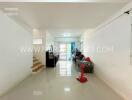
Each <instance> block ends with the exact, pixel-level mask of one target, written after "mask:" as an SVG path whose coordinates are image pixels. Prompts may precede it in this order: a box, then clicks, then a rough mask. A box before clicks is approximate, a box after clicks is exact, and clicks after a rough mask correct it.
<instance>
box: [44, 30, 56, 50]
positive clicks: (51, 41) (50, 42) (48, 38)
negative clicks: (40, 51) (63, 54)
mask: <svg viewBox="0 0 132 100" xmlns="http://www.w3.org/2000/svg"><path fill="white" fill-rule="evenodd" d="M54 41H55V40H54V37H53V36H52V35H51V34H50V33H49V32H48V31H47V32H46V51H47V50H50V46H51V45H53V46H54Z"/></svg>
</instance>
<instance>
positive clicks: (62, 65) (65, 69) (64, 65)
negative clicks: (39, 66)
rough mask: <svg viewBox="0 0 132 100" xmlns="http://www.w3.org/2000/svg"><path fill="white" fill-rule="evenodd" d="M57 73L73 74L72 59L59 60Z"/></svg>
mask: <svg viewBox="0 0 132 100" xmlns="http://www.w3.org/2000/svg"><path fill="white" fill-rule="evenodd" d="M57 75H59V76H71V75H72V63H71V61H59V62H58V66H57Z"/></svg>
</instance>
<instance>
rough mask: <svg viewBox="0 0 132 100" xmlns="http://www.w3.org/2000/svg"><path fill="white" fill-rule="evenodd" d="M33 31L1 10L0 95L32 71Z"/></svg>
mask: <svg viewBox="0 0 132 100" xmlns="http://www.w3.org/2000/svg"><path fill="white" fill-rule="evenodd" d="M21 47H28V48H32V33H30V32H28V31H27V30H25V29H24V28H23V27H21V26H20V25H19V24H17V23H16V22H15V21H14V20H12V19H10V18H9V17H7V16H5V15H4V14H3V13H2V12H0V95H2V94H4V93H5V92H7V91H8V90H9V89H11V88H12V87H14V86H15V85H16V84H18V83H19V82H20V81H22V80H23V79H24V78H25V77H27V76H28V75H29V74H30V73H31V69H30V67H31V66H32V52H22V50H21Z"/></svg>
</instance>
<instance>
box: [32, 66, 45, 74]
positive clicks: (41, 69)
mask: <svg viewBox="0 0 132 100" xmlns="http://www.w3.org/2000/svg"><path fill="white" fill-rule="evenodd" d="M43 70H44V67H41V68H40V69H38V70H37V71H34V72H32V74H37V73H40V72H42V71H43Z"/></svg>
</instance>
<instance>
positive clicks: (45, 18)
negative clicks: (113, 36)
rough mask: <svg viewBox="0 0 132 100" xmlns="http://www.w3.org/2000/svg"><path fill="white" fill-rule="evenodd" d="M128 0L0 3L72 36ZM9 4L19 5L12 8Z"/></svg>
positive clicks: (32, 24) (31, 23) (36, 24)
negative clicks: (114, 0) (112, 0)
mask: <svg viewBox="0 0 132 100" xmlns="http://www.w3.org/2000/svg"><path fill="white" fill-rule="evenodd" d="M106 1H108V0H106ZM118 1H119V0H118ZM121 1H123V0H121ZM124 1H126V0H124ZM128 1H129V0H128ZM125 4H126V2H125V3H119V2H118V3H0V8H1V9H2V10H3V11H4V12H5V13H10V12H11V13H14V12H15V14H16V12H17V14H18V15H15V14H14V15H13V17H15V18H18V17H19V18H21V19H22V20H24V21H25V23H26V24H28V25H29V26H30V27H32V28H36V29H40V30H48V31H49V32H50V33H52V34H53V35H54V36H55V37H63V36H64V33H70V37H77V36H79V35H80V34H81V33H82V32H83V31H84V30H85V29H93V28H95V27H97V26H98V25H99V24H101V23H102V22H103V21H104V20H106V19H107V18H108V17H110V16H111V15H113V14H114V13H116V12H117V11H118V10H119V9H121V8H122V7H123V6H124V5H125ZM8 8H17V9H15V10H16V11H10V10H9V9H8ZM8 10H9V11H8Z"/></svg>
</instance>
